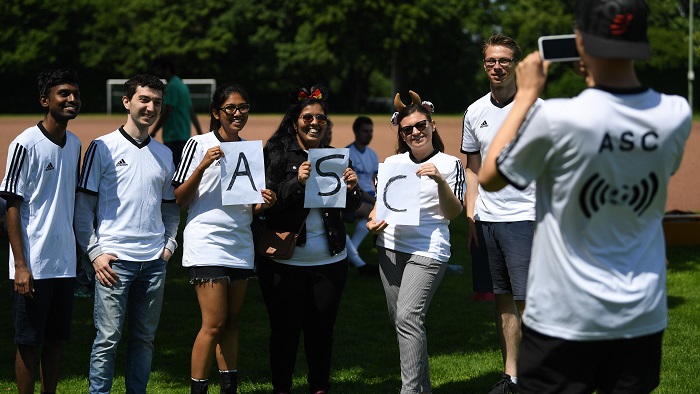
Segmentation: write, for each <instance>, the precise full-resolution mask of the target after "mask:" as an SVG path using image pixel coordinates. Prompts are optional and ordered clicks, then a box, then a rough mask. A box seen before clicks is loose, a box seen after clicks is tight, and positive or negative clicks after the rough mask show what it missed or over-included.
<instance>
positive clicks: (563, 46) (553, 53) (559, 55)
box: [537, 34, 581, 62]
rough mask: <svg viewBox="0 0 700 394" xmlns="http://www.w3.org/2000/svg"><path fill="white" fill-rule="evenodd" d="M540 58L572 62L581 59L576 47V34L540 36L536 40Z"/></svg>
mask: <svg viewBox="0 0 700 394" xmlns="http://www.w3.org/2000/svg"><path fill="white" fill-rule="evenodd" d="M537 45H538V46H539V49H540V57H541V58H542V60H549V61H551V62H573V61H577V60H579V59H581V56H580V55H579V54H578V49H576V35H575V34H564V35H558V36H542V37H540V38H539V39H538V40H537Z"/></svg>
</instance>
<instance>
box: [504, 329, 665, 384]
mask: <svg viewBox="0 0 700 394" xmlns="http://www.w3.org/2000/svg"><path fill="white" fill-rule="evenodd" d="M662 336H663V331H662V332H659V333H656V334H652V335H646V336H643V337H638V338H630V339H614V340H601V341H568V340H564V339H561V338H554V337H550V336H547V335H543V334H540V333H538V332H537V331H534V330H532V329H529V328H528V327H526V326H523V339H522V342H521V345H520V355H519V357H518V390H519V391H520V393H523V394H535V393H536V394H548V393H567V394H576V393H582V394H583V393H592V392H593V391H594V390H598V391H597V392H598V394H608V393H616V394H617V393H630V394H631V393H650V392H651V391H652V390H653V389H654V388H655V387H657V386H658V385H659V374H660V372H661V342H662Z"/></svg>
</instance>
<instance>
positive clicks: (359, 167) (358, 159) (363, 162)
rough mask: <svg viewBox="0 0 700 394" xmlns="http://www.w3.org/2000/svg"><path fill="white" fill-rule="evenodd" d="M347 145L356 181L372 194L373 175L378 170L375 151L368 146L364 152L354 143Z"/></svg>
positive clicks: (373, 191)
mask: <svg viewBox="0 0 700 394" xmlns="http://www.w3.org/2000/svg"><path fill="white" fill-rule="evenodd" d="M347 147H348V149H350V161H352V169H353V171H355V174H357V183H358V184H359V185H360V187H361V188H362V190H364V191H365V192H367V194H370V195H372V196H374V195H375V190H374V177H375V176H376V175H377V171H378V170H379V158H378V157H377V153H376V152H374V151H373V150H372V148H370V147H369V146H366V147H365V151H364V152H362V151H360V150H359V149H357V147H356V146H355V144H354V143H353V144H350V145H348V146H347Z"/></svg>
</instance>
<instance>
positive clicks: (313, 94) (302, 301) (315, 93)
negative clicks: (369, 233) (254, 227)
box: [256, 86, 362, 394]
mask: <svg viewBox="0 0 700 394" xmlns="http://www.w3.org/2000/svg"><path fill="white" fill-rule="evenodd" d="M290 96H291V97H290V98H291V100H292V102H293V104H292V105H291V106H290V107H289V108H288V109H287V112H286V114H285V115H284V118H282V122H281V123H280V124H279V126H278V128H277V130H276V131H275V133H274V134H273V135H272V136H271V137H270V139H269V140H268V141H267V144H266V145H265V149H264V154H265V168H266V171H265V172H266V180H267V185H268V187H269V188H270V189H271V190H273V191H274V192H275V193H276V194H277V196H278V198H279V200H278V202H277V204H276V205H275V206H274V207H272V208H271V209H270V210H269V211H266V212H265V214H264V222H265V226H266V227H267V228H272V229H275V230H280V231H292V232H295V233H298V238H297V241H296V247H295V249H294V253H293V255H292V257H291V258H290V259H288V260H281V259H276V260H272V259H269V258H267V257H265V256H261V255H258V261H257V265H256V269H257V273H258V279H259V280H258V281H259V283H260V289H261V291H262V295H263V298H264V300H265V306H266V307H267V313H268V316H269V318H270V368H271V371H272V387H273V392H274V393H278V394H279V393H289V392H291V388H292V374H293V372H294V365H295V362H296V357H297V348H298V345H299V337H300V335H301V333H302V332H303V334H304V350H305V354H306V361H307V364H308V369H309V375H308V377H307V381H308V384H309V392H310V393H312V394H324V393H327V392H328V390H329V388H330V371H331V349H332V347H333V326H334V324H335V319H336V315H337V313H338V307H339V305H340V299H341V295H342V293H343V288H344V287H345V280H346V278H347V273H348V260H347V252H346V249H345V239H346V237H345V226H344V224H343V219H342V216H341V209H340V208H327V209H326V208H311V209H309V208H304V188H305V185H306V181H307V180H308V179H309V174H310V172H311V165H310V163H309V161H308V151H309V149H314V148H323V147H325V146H324V145H322V143H321V141H322V140H323V136H324V134H325V133H326V131H327V129H328V127H329V124H330V121H329V119H328V116H327V106H326V99H327V97H328V92H327V91H326V90H325V88H323V87H316V86H315V87H312V88H311V90H306V89H296V90H294V91H292V93H291V95H290ZM343 179H344V180H345V182H346V183H347V196H346V201H347V209H352V210H353V211H354V210H355V209H357V207H359V206H360V203H361V202H362V195H361V193H360V189H359V188H358V187H357V176H356V175H355V172H354V171H353V170H352V169H351V168H349V167H348V168H346V169H345V171H344V173H343Z"/></svg>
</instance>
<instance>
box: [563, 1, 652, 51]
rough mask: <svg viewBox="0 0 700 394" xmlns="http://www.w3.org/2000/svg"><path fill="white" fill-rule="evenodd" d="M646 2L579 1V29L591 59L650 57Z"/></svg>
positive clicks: (577, 19) (577, 5) (577, 16)
mask: <svg viewBox="0 0 700 394" xmlns="http://www.w3.org/2000/svg"><path fill="white" fill-rule="evenodd" d="M648 13H649V9H648V7H647V4H646V2H645V1H644V0H578V1H577V2H576V27H577V29H578V30H579V31H580V32H581V36H582V38H583V46H584V48H585V49H586V52H588V53H589V54H590V55H591V56H594V57H598V58H603V59H637V60H646V59H649V58H650V57H651V46H650V45H649V39H648V38H647V14H648Z"/></svg>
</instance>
